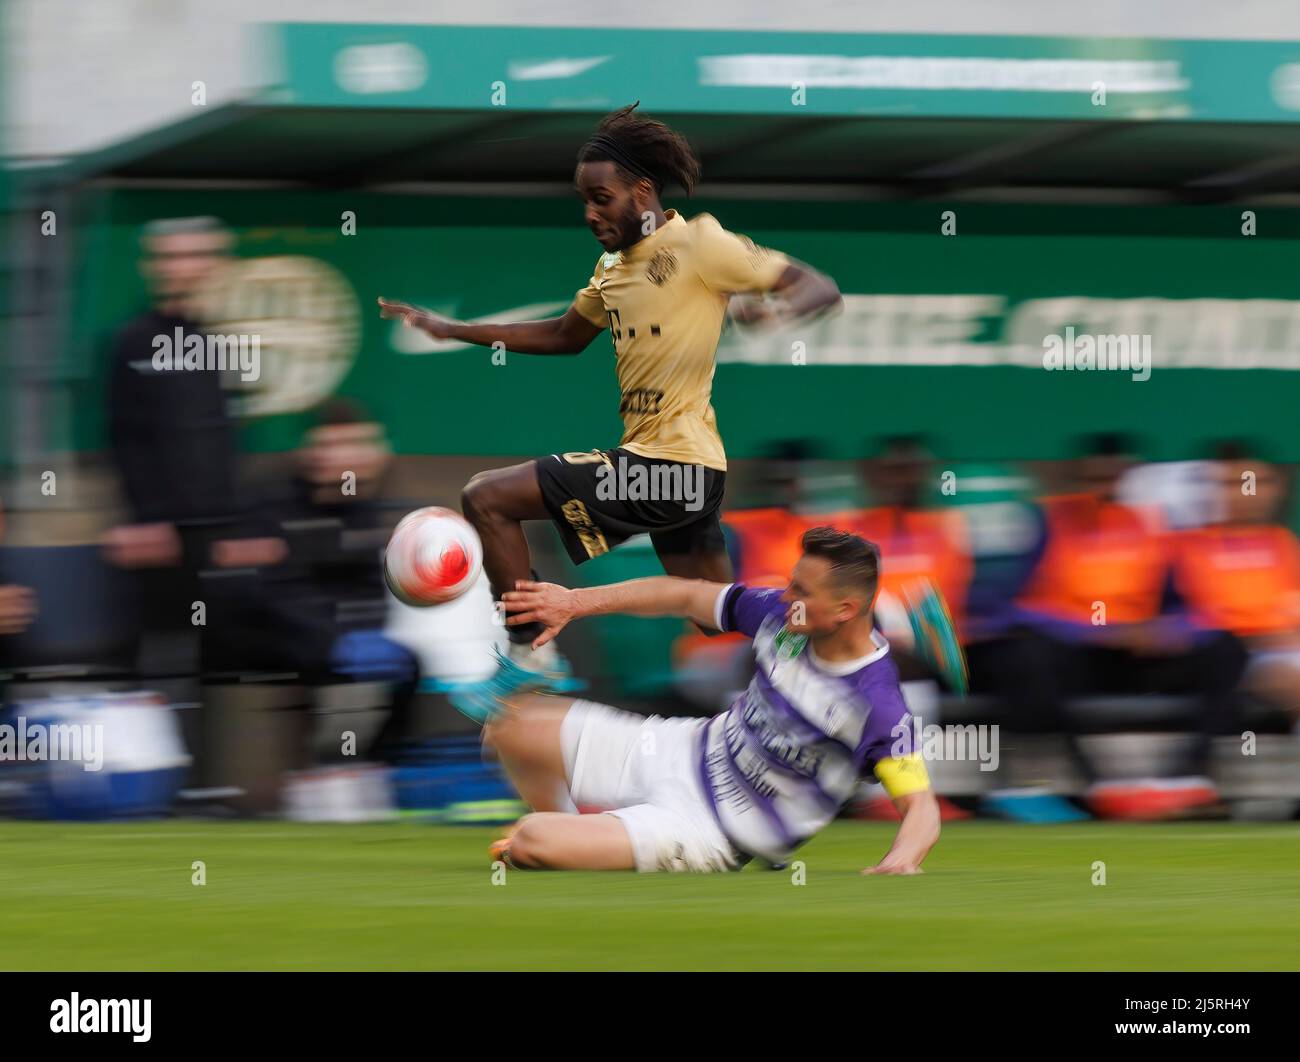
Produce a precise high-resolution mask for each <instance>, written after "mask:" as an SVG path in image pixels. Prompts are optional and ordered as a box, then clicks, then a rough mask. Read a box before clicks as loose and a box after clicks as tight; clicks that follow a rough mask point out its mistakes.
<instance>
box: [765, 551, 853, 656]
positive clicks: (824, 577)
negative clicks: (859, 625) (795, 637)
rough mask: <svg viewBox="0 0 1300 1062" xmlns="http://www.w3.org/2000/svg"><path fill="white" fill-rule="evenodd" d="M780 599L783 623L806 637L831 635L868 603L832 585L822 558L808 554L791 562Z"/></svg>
mask: <svg viewBox="0 0 1300 1062" xmlns="http://www.w3.org/2000/svg"><path fill="white" fill-rule="evenodd" d="M781 601H782V603H783V604H784V605H785V606H786V609H785V622H786V626H787V627H789V628H790V629H791V630H792V631H795V632H797V633H799V634H807V635H809V636H810V637H817V636H818V635H823V634H834V633H835V632H836V631H837V630H839V628H840V627H841V626H842V625H843V624H845V623H847V622H848V621H849V620H851V619H854V618H856V617H857V616H860V615H861V614H862V612H863V610H864V609H866V608H869V607H870V605H871V602H869V601H864V600H863V599H862V597H861V596H854V595H853V594H851V593H847V592H846V591H845V589H844V588H843V587H842V586H838V585H837V584H836V582H835V580H834V579H833V578H832V577H831V563H830V561H828V560H827V559H826V558H825V557H808V556H803V557H800V558H799V560H798V562H797V563H796V564H795V566H794V571H793V572H792V573H791V575H790V585H789V586H787V587H786V588H785V593H783V594H782V595H781Z"/></svg>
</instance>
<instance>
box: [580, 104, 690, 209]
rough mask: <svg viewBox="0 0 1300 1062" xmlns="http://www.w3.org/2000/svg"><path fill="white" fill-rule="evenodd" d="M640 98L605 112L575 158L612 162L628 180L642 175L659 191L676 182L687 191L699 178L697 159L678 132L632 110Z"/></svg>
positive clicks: (659, 192)
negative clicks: (610, 112) (618, 108)
mask: <svg viewBox="0 0 1300 1062" xmlns="http://www.w3.org/2000/svg"><path fill="white" fill-rule="evenodd" d="M640 105H641V101H640V100H637V102H636V103H633V104H631V105H630V106H627V107H624V108H623V109H622V110H618V111H615V112H614V113H613V114H607V115H606V116H605V117H604V118H603V119H601V122H600V125H598V126H597V127H596V132H595V134H594V135H593V136H592V138H591V139H590V140H588V141H587V142H586V143H585V144H583V145H582V150H580V151H579V152H578V161H579V162H612V163H614V164H615V165H616V166H617V167H618V168H619V170H620V171H621V172H622V174H623V176H624V177H625V178H627V179H628V180H629V181H633V182H635V181H637V180H639V179H641V178H645V179H646V180H648V181H649V182H650V183H651V184H652V185H654V189H655V192H656V193H657V194H662V193H663V190H664V189H665V188H666V187H668V186H669V185H672V184H676V185H680V186H681V188H682V190H683V191H685V193H686V194H687V195H690V194H691V189H692V188H694V187H695V186H696V185H697V184H698V183H699V180H700V160H699V159H698V158H696V157H695V152H694V151H692V150H691V145H690V144H688V143H687V142H686V138H685V137H684V136H682V135H681V133H678V132H674V131H673V130H672V129H670V128H669V127H668V126H666V125H664V123H663V122H658V121H655V119H653V118H646V117H643V116H642V115H639V114H633V113H632V112H633V111H634V110H636V109H637V107H639V106H640Z"/></svg>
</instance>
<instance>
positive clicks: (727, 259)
mask: <svg viewBox="0 0 1300 1062" xmlns="http://www.w3.org/2000/svg"><path fill="white" fill-rule="evenodd" d="M664 216H665V221H664V224H662V225H661V226H659V228H658V229H657V230H655V232H653V233H652V234H651V235H649V236H646V237H645V238H644V239H642V240H640V241H639V242H638V243H636V244H634V245H633V246H632V247H630V248H628V249H627V250H626V251H618V252H614V253H611V254H602V255H601V256H600V260H599V261H598V262H597V263H596V269H595V272H594V273H593V274H592V276H591V280H590V281H589V282H588V284H587V286H586V287H585V288H583V289H582V290H581V291H579V292H578V294H577V295H576V296H575V298H574V300H573V305H574V308H575V309H576V310H577V311H578V312H579V313H580V314H582V316H583V317H585V318H586V319H587V320H588V321H590V322H591V323H592V324H594V325H598V326H599V327H601V328H605V327H608V328H609V331H610V337H611V338H612V339H613V342H614V354H615V358H616V362H617V367H618V384H619V391H620V393H621V398H620V403H619V412H620V413H621V414H622V417H623V438H622V440H621V441H620V442H619V445H620V446H622V447H625V448H626V449H628V450H631V451H632V452H633V453H634V454H639V455H641V456H642V457H658V458H662V459H664V460H667V461H682V462H686V463H689V464H699V465H704V466H705V467H707V468H716V469H719V470H723V471H725V470H726V467H727V456H726V452H725V451H724V450H723V447H722V439H721V438H720V437H719V435H718V426H717V418H716V417H715V416H714V413H713V406H712V404H711V399H712V391H713V370H714V364H715V362H714V359H715V356H716V354H717V349H718V338H719V336H720V335H721V334H722V325H723V320H724V318H725V315H726V311H727V300H728V299H729V298H730V297H731V295H732V294H735V293H737V292H765V291H770V290H771V289H772V288H773V287H774V286H775V284H776V282H777V280H778V279H779V278H780V276H781V274H782V273H783V272H785V269H786V267H787V266H788V265H789V260H788V259H787V258H786V257H785V255H783V254H780V253H779V252H777V251H772V250H769V249H767V248H765V247H759V246H757V245H755V244H754V243H753V241H751V240H749V239H748V238H747V237H744V236H739V235H737V234H736V233H733V232H728V231H727V230H726V229H724V228H723V227H722V226H721V225H719V224H718V222H717V220H716V219H715V218H713V217H712V215H709V214H698V215H696V216H695V217H693V218H691V220H690V221H687V220H686V219H685V218H683V217H682V216H681V215H680V214H678V213H677V212H676V211H675V210H669V211H666V212H665V215H664Z"/></svg>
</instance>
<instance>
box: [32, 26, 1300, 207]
mask: <svg viewBox="0 0 1300 1062" xmlns="http://www.w3.org/2000/svg"><path fill="white" fill-rule="evenodd" d="M256 43H257V46H258V49H259V54H264V55H266V56H268V57H269V58H268V59H267V60H266V62H265V64H264V66H265V78H266V81H265V84H264V85H263V86H262V87H261V88H260V89H258V90H257V91H256V92H254V93H252V94H251V95H250V96H249V97H248V98H247V99H245V100H242V101H240V102H237V103H230V104H225V105H222V106H218V107H213V108H212V109H211V110H210V111H209V110H202V111H201V113H199V114H197V115H196V116H195V117H193V118H191V119H188V120H185V121H182V122H180V123H177V124H175V125H173V126H169V127H167V128H163V129H160V130H156V131H154V132H151V133H149V134H147V135H144V136H141V137H138V138H136V139H133V140H130V141H127V142H123V143H120V144H117V145H114V146H112V147H110V148H108V149H106V150H103V151H100V152H96V153H92V154H88V155H85V156H81V157H79V158H76V159H74V160H71V161H69V162H68V163H66V164H64V165H62V166H60V167H58V168H57V170H53V171H49V172H48V173H47V174H46V176H48V177H51V178H55V179H57V180H59V181H61V182H62V181H83V180H93V179H110V180H114V181H140V182H172V181H177V182H196V181H213V180H220V181H257V182H268V181H273V182H301V183H305V184H309V185H316V186H325V187H364V186H402V185H410V186H419V185H424V184H429V183H436V182H452V183H456V184H470V185H473V184H481V185H485V186H486V185H489V184H498V183H503V182H504V183H509V184H517V183H524V184H530V185H539V186H554V187H555V189H556V190H561V189H563V188H565V187H566V186H567V185H568V183H569V179H570V174H571V172H572V166H573V161H574V157H575V153H576V150H577V148H578V146H579V145H580V144H581V143H582V141H583V140H584V139H585V138H586V137H587V136H588V135H589V133H590V131H591V129H592V126H593V125H594V123H595V122H596V120H597V119H598V118H599V117H600V116H601V115H603V114H605V113H607V112H608V111H609V110H612V109H614V108H616V107H618V106H621V105H623V104H625V103H627V102H630V101H632V100H634V99H640V100H641V101H642V108H643V109H644V110H645V111H646V112H647V113H650V114H653V115H654V116H656V117H659V118H662V119H664V120H666V121H668V122H670V123H671V124H673V125H674V126H675V127H677V128H679V129H681V130H682V131H683V132H684V133H685V134H686V135H687V136H688V137H689V138H690V139H691V142H692V143H693V144H694V145H695V147H696V149H697V150H698V151H699V153H700V155H701V157H702V160H703V163H704V175H705V181H706V183H707V185H709V186H723V185H725V186H727V187H728V188H729V189H733V188H736V187H741V188H743V186H747V185H748V186H755V188H756V189H762V190H763V191H765V192H767V193H770V192H771V190H772V189H773V188H774V187H777V186H798V187H797V188H796V189H793V190H792V191H791V194H795V195H801V194H813V195H815V194H817V190H818V189H819V188H820V189H823V190H829V189H839V190H840V191H841V192H842V191H843V190H844V189H848V190H850V191H852V190H853V189H861V190H862V191H864V192H867V191H874V192H875V193H877V194H885V195H889V194H897V195H903V196H907V195H950V194H953V193H960V192H963V191H967V190H972V189H983V188H990V187H996V188H1002V189H1008V188H1009V189H1012V190H1016V189H1024V190H1028V189H1048V190H1062V189H1087V190H1092V191H1096V190H1107V189H1115V190H1128V191H1132V190H1138V191H1139V192H1140V191H1143V190H1145V191H1150V192H1157V193H1160V194H1162V195H1170V194H1172V195H1173V196H1175V197H1181V198H1186V199H1190V200H1196V199H1203V198H1208V199H1217V198H1234V197H1245V196H1258V195H1264V194H1271V193H1295V192H1300V42H1297V43H1294V44H1293V43H1290V42H1229V41H1151V40H1118V39H1115V40H1081V39H1073V38H1046V37H971V36H951V37H932V36H913V35H855V34H802V33H759V32H743V33H731V32H722V31H707V32H701V31H675V30H617V31H613V30H611V31H606V30H587V29H558V28H557V29H550V28H547V29H522V28H485V27H443V26H362V25H338V24H311V25H306V24H290V25H280V26H273V27H261V28H260V35H259V37H258V40H257V42H256Z"/></svg>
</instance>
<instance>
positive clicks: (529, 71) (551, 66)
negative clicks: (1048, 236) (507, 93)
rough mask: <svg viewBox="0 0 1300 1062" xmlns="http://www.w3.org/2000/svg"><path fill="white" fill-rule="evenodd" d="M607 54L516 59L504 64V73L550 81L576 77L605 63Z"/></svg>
mask: <svg viewBox="0 0 1300 1062" xmlns="http://www.w3.org/2000/svg"><path fill="white" fill-rule="evenodd" d="M610 58H611V57H610V56H608V55H593V56H590V57H588V58H586V59H542V60H537V61H534V62H520V61H516V62H513V63H509V64H507V66H506V73H507V74H508V75H509V76H510V77H512V78H514V79H515V80H517V81H551V80H555V79H559V78H566V77H577V76H578V75H579V74H585V73H586V72H587V71H588V70H591V69H593V68H594V67H597V66H600V64H601V63H607V62H609V60H610Z"/></svg>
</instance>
